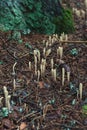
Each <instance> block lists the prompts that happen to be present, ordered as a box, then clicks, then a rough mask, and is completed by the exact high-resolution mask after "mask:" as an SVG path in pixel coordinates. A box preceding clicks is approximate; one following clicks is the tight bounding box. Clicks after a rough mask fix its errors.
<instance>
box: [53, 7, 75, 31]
mask: <svg viewBox="0 0 87 130" xmlns="http://www.w3.org/2000/svg"><path fill="white" fill-rule="evenodd" d="M53 23H54V24H55V25H56V33H60V34H61V33H62V32H65V33H72V32H73V31H74V21H73V17H72V11H71V10H70V9H63V10H62V15H61V16H58V17H54V19H53Z"/></svg>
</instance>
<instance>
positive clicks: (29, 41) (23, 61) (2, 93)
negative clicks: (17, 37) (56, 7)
mask: <svg viewBox="0 0 87 130" xmlns="http://www.w3.org/2000/svg"><path fill="white" fill-rule="evenodd" d="M70 5H71V7H72V8H73V7H75V8H78V9H81V8H82V9H84V4H83V0H77V1H76V0H73V1H71V4H70ZM73 17H74V21H75V30H76V31H75V32H74V33H73V34H69V35H68V39H69V41H83V34H84V28H83V26H84V23H85V20H84V18H79V17H77V16H76V15H75V14H74V15H73ZM0 36H1V39H0V130H49V129H50V130H77V129H78V130H87V43H79V42H78V43H60V42H59V40H58V39H57V40H56V41H55V42H53V43H52V44H51V45H47V43H45V42H44V40H45V41H47V40H48V39H49V36H46V35H39V34H31V35H27V36H22V41H23V42H22V43H21V41H20V43H18V42H17V41H14V40H11V41H7V37H8V33H5V34H3V33H1V32H0ZM52 37H55V36H52ZM8 44H9V46H8ZM46 46H48V47H47V48H46ZM60 46H61V47H63V56H62V58H61V60H60V56H59V54H57V48H59V47H60ZM44 48H46V54H45V53H44ZM35 49H38V50H39V52H40V61H39V58H38V59H37V61H36V60H34V53H33V52H34V50H35ZM48 50H51V52H50V53H49V54H48ZM36 57H37V56H36ZM42 59H46V64H45V65H46V66H45V67H46V68H45V72H44V73H41V74H40V76H39V72H40V71H39V70H40V69H41V68H40V67H41V65H43V64H44V63H43V61H42ZM51 59H53V61H54V64H53V69H56V79H54V77H55V76H52V70H51V69H52V64H51V61H52V60H51ZM35 61H36V62H37V63H36V66H35ZM30 63H31V66H30ZM29 67H30V68H29ZM35 67H36V69H37V71H38V73H36V71H35ZM62 68H64V69H65V80H64V84H63V83H62V81H63V80H62V78H63V77H62ZM68 72H70V80H69V81H68V80H67V73H68ZM81 83H82V85H83V87H82V91H81ZM5 86H6V88H7V90H6V88H5ZM6 92H7V101H8V102H7V107H8V108H10V109H9V110H8V109H7V107H6ZM9 95H10V96H9ZM9 100H10V104H9Z"/></svg>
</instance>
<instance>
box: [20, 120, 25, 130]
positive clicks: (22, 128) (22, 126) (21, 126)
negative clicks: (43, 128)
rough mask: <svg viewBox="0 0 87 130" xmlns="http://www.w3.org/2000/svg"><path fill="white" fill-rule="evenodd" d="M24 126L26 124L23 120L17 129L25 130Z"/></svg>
mask: <svg viewBox="0 0 87 130" xmlns="http://www.w3.org/2000/svg"><path fill="white" fill-rule="evenodd" d="M26 127H27V124H26V123H25V122H22V123H21V124H20V127H19V130H25V128H26Z"/></svg>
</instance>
